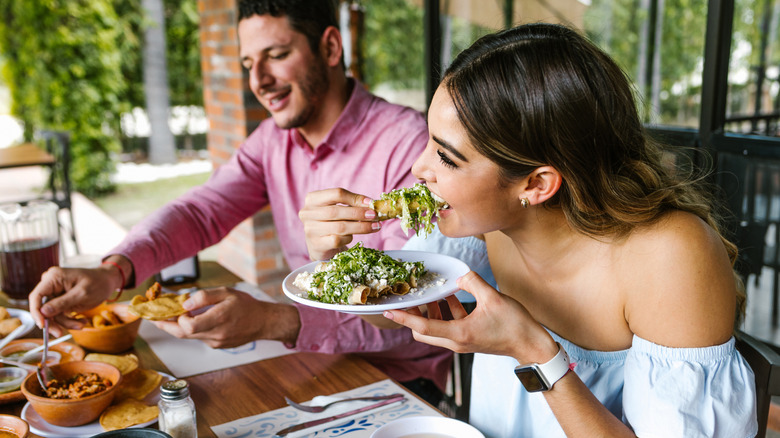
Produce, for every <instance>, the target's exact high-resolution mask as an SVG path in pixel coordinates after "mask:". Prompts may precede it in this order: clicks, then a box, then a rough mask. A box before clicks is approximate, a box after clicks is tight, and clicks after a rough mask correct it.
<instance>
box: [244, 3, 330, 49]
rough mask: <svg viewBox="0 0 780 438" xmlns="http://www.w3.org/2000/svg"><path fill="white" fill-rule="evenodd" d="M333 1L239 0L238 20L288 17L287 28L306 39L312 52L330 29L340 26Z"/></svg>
mask: <svg viewBox="0 0 780 438" xmlns="http://www.w3.org/2000/svg"><path fill="white" fill-rule="evenodd" d="M336 10H337V9H336V1H335V0H241V1H240V2H239V3H238V21H241V20H243V19H245V18H250V17H252V16H253V15H271V16H272V17H287V20H288V21H289V22H290V26H291V27H292V28H293V29H295V30H296V31H297V32H300V33H302V34H304V35H305V36H306V39H307V40H308V41H309V46H311V50H312V51H313V52H314V53H317V52H318V51H319V45H320V38H321V37H322V34H323V33H324V32H325V29H327V28H328V27H329V26H335V27H336V28H338V27H339V22H338V15H337V14H336Z"/></svg>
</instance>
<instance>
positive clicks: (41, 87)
mask: <svg viewBox="0 0 780 438" xmlns="http://www.w3.org/2000/svg"><path fill="white" fill-rule="evenodd" d="M0 11H2V16H3V17H5V19H4V20H3V22H0V47H2V51H3V54H4V56H5V57H6V60H7V62H6V65H5V78H6V80H7V82H8V84H9V86H10V88H11V95H12V99H13V104H12V107H11V111H12V113H13V114H14V115H16V116H17V117H19V118H20V119H21V120H22V121H23V122H24V125H25V137H26V139H27V140H32V137H33V133H34V131H35V130H37V129H53V130H62V131H69V132H70V133H71V147H72V155H73V165H72V180H73V182H74V185H75V187H76V189H77V190H80V191H83V192H85V193H87V194H95V193H100V192H105V191H109V190H111V189H112V184H111V182H110V180H109V174H110V172H111V171H112V170H113V168H114V167H113V163H112V161H111V159H110V156H109V153H110V152H111V151H115V150H118V146H119V143H118V141H117V138H116V135H113V133H114V132H116V130H117V128H118V126H119V123H118V122H119V120H118V114H119V96H120V95H121V94H122V93H123V92H124V90H125V81H124V79H123V78H122V74H121V64H122V62H121V52H120V51H119V50H118V48H117V47H118V41H119V38H120V37H122V35H121V33H120V29H121V26H120V25H119V23H120V22H119V17H117V15H116V13H115V11H114V8H113V5H112V3H111V1H110V0H48V1H35V2H27V1H16V0H0Z"/></svg>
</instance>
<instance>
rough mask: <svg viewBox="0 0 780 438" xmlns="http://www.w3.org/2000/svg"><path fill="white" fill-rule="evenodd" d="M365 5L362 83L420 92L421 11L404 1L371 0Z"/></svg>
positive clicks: (421, 62) (421, 57)
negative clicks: (363, 75)
mask: <svg viewBox="0 0 780 438" xmlns="http://www.w3.org/2000/svg"><path fill="white" fill-rule="evenodd" d="M363 4H364V5H365V6H364V7H365V11H366V13H365V35H366V38H364V42H363V54H364V58H365V67H364V69H363V70H364V74H365V78H364V80H365V82H366V83H367V84H369V85H370V86H371V87H374V86H377V85H380V84H385V83H387V84H392V85H394V86H396V87H399V88H422V86H423V83H424V80H425V72H424V71H423V49H424V47H423V46H424V45H423V44H422V42H423V41H424V38H423V27H422V23H423V10H422V8H420V7H417V6H414V5H412V4H411V2H409V1H407V0H371V1H367V2H363Z"/></svg>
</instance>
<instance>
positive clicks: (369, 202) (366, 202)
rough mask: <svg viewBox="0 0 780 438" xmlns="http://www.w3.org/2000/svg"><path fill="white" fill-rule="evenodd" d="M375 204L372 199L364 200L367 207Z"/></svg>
mask: <svg viewBox="0 0 780 438" xmlns="http://www.w3.org/2000/svg"><path fill="white" fill-rule="evenodd" d="M372 202H374V201H372V200H371V198H363V203H364V204H366V205H371V203H372Z"/></svg>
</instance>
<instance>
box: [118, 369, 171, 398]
mask: <svg viewBox="0 0 780 438" xmlns="http://www.w3.org/2000/svg"><path fill="white" fill-rule="evenodd" d="M160 382H162V374H160V373H158V372H157V371H154V370H147V369H145V368H138V369H136V370H135V371H133V372H132V373H129V374H127V375H123V376H122V383H120V384H119V387H118V388H117V389H116V395H114V400H124V399H126V398H134V399H137V400H142V399H143V398H144V397H146V396H147V395H149V393H151V392H152V391H154V389H155V388H157V387H158V386H160Z"/></svg>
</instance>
